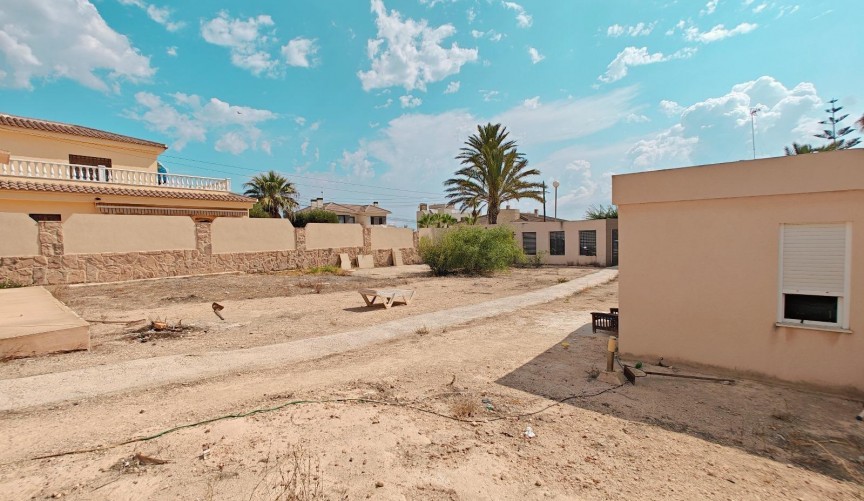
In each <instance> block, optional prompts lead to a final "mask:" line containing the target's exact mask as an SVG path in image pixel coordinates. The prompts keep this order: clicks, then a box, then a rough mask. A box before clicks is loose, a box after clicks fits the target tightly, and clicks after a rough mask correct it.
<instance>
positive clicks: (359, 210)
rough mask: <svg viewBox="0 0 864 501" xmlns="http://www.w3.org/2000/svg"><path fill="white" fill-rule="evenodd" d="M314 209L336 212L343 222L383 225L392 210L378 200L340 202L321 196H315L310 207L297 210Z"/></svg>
mask: <svg viewBox="0 0 864 501" xmlns="http://www.w3.org/2000/svg"><path fill="white" fill-rule="evenodd" d="M312 209H324V210H326V211H330V212H335V213H336V215H337V216H338V217H339V222H340V223H343V224H359V225H362V226H381V225H386V224H387V215H388V214H390V211H389V210H387V209H383V208H381V207H379V206H378V202H372V203H371V204H370V205H356V204H340V203H336V202H326V203H325V202H324V199H323V198H321V197H318V198H313V199H312V201H311V203H310V204H309V206H308V207H303V208H302V209H300V210H299V211H297V212H305V211H309V210H312Z"/></svg>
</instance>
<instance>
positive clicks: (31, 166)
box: [0, 158, 231, 192]
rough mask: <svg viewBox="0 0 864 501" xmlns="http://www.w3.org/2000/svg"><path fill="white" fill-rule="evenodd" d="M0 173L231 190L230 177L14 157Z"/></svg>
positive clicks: (138, 184) (83, 180)
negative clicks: (147, 170)
mask: <svg viewBox="0 0 864 501" xmlns="http://www.w3.org/2000/svg"><path fill="white" fill-rule="evenodd" d="M0 176H11V177H24V178H32V179H46V180H52V181H74V182H85V183H103V184H118V185H126V186H147V187H156V188H179V189H187V190H203V191H225V192H229V191H231V180H230V179H219V178H213V177H201V176H186V175H183V174H163V173H156V172H145V171H140V170H127V169H114V168H110V167H104V166H101V165H100V166H97V167H94V166H90V165H75V164H63V163H53V162H39V161H35V160H19V159H15V158H13V159H10V160H9V163H6V164H0Z"/></svg>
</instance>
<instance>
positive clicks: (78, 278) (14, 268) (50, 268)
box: [0, 221, 420, 285]
mask: <svg viewBox="0 0 864 501" xmlns="http://www.w3.org/2000/svg"><path fill="white" fill-rule="evenodd" d="M294 235H295V246H294V249H293V250H282V251H266V252H238V253H225V254H214V253H213V252H212V248H213V245H212V235H211V223H210V222H208V221H196V222H195V242H196V246H195V250H169V251H146V252H125V253H100V254H64V252H63V225H62V224H61V223H58V222H40V223H39V244H40V252H41V255H39V256H24V257H3V258H0V280H3V279H9V280H13V281H16V282H19V283H21V284H24V285H60V284H76V283H96V282H115V281H121V280H134V279H142V278H163V277H173V276H181V275H201V274H207V273H219V272H229V271H241V272H247V273H266V272H274V271H282V270H290V269H297V268H310V267H314V266H326V265H334V266H335V265H338V264H339V254H348V255H349V256H350V257H351V259H352V261H353V260H354V259H355V258H356V257H357V255H358V254H372V255H373V256H374V259H375V266H391V265H392V264H393V259H392V255H391V251H390V250H376V251H373V250H372V248H371V247H372V244H371V230H370V229H368V228H365V229H364V231H363V237H364V238H363V247H344V248H334V249H312V250H307V249H306V232H305V229H304V228H297V229H296V230H295V233H294ZM415 241H416V238H415ZM399 251H400V252H402V261H403V263H405V264H416V263H419V262H420V256H419V254H418V253H417V247H416V245H415V247H414V248H410V249H400V250H399Z"/></svg>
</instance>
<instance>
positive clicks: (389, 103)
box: [375, 97, 393, 110]
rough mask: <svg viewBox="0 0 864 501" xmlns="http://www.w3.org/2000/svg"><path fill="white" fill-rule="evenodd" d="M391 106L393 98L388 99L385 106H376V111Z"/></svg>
mask: <svg viewBox="0 0 864 501" xmlns="http://www.w3.org/2000/svg"><path fill="white" fill-rule="evenodd" d="M391 104H393V99H391V98H389V97H388V98H387V100H386V101H384V104H379V105H378V106H375V109H376V110H381V109H384V108H389V107H390V105H391Z"/></svg>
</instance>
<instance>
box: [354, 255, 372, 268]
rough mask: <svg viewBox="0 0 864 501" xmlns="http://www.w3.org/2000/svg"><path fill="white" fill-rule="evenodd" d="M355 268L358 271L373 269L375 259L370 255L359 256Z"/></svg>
mask: <svg viewBox="0 0 864 501" xmlns="http://www.w3.org/2000/svg"><path fill="white" fill-rule="evenodd" d="M357 267H358V268H360V269H364V268H374V267H375V257H374V256H372V255H371V254H360V255H358V256H357Z"/></svg>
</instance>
